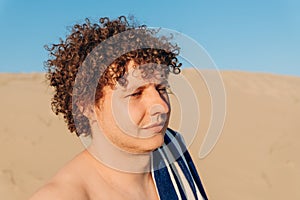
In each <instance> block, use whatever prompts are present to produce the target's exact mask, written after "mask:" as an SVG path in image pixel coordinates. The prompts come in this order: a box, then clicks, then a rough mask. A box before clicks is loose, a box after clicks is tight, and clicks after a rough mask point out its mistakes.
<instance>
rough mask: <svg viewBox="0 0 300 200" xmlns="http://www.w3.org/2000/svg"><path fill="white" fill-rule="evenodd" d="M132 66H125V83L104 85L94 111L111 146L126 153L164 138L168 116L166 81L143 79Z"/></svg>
mask: <svg viewBox="0 0 300 200" xmlns="http://www.w3.org/2000/svg"><path fill="white" fill-rule="evenodd" d="M133 65H134V63H132V62H130V63H129V65H128V68H129V70H128V76H127V77H126V78H127V80H128V85H127V86H126V87H123V86H121V85H119V84H117V85H116V87H115V88H114V89H112V88H110V87H109V86H107V87H105V88H104V94H105V96H104V98H103V99H102V100H101V101H100V102H98V103H97V104H96V107H95V110H96V116H97V120H98V122H99V126H100V127H101V130H102V132H103V133H104V134H105V135H106V137H107V138H109V140H110V141H111V142H112V143H113V144H114V145H116V146H117V147H119V148H121V149H123V150H125V151H128V152H132V153H144V152H150V151H153V150H154V149H156V148H158V147H160V146H161V145H162V143H163V141H164V140H163V138H164V133H165V131H166V129H167V126H168V122H169V116H170V103H169V98H168V94H167V89H168V82H167V80H166V78H165V77H162V78H157V77H159V76H156V77H153V78H151V79H143V78H142V77H141V75H140V72H139V70H138V69H134V68H133ZM155 73H157V74H159V73H160V72H155ZM93 134H94V135H96V134H97V133H93Z"/></svg>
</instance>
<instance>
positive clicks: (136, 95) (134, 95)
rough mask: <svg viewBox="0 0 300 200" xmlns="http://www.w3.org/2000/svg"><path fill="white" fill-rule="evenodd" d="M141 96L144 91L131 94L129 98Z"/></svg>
mask: <svg viewBox="0 0 300 200" xmlns="http://www.w3.org/2000/svg"><path fill="white" fill-rule="evenodd" d="M141 94H142V91H138V92H135V93H132V94H130V95H129V96H131V97H138V96H140V95H141Z"/></svg>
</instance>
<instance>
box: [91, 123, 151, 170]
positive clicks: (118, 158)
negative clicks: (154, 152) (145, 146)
mask: <svg viewBox="0 0 300 200" xmlns="http://www.w3.org/2000/svg"><path fill="white" fill-rule="evenodd" d="M95 128H97V127H95ZM96 133H97V134H95V135H93V138H92V141H91V144H90V145H89V147H88V148H87V150H88V151H89V153H90V154H91V155H93V156H94V157H95V158H96V159H97V160H98V161H99V162H101V163H102V164H103V165H105V166H107V167H109V168H111V169H114V170H116V171H120V172H127V173H131V174H132V173H133V174H134V173H137V174H143V173H145V172H150V170H151V152H149V153H130V152H127V151H124V150H122V149H120V148H118V147H116V146H115V145H114V144H112V143H111V142H110V141H109V140H108V139H107V138H106V137H105V135H104V134H103V133H101V132H100V133H99V132H96Z"/></svg>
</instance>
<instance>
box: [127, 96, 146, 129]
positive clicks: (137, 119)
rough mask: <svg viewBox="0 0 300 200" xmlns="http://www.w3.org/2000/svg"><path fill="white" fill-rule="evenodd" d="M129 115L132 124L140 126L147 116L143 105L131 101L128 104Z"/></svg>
mask: <svg viewBox="0 0 300 200" xmlns="http://www.w3.org/2000/svg"><path fill="white" fill-rule="evenodd" d="M128 113H129V117H130V119H131V120H132V122H133V123H134V124H136V125H140V123H141V122H142V120H143V117H144V116H145V113H146V110H145V107H144V106H143V104H142V103H141V102H139V101H137V100H130V101H129V103H128Z"/></svg>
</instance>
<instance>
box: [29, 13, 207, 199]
mask: <svg viewBox="0 0 300 200" xmlns="http://www.w3.org/2000/svg"><path fill="white" fill-rule="evenodd" d="M47 49H48V50H49V51H50V55H51V56H52V57H51V58H50V59H49V60H48V62H47V64H46V66H47V67H48V73H47V77H48V79H49V80H50V85H51V86H53V87H54V88H55V95H54V98H53V100H52V107H53V110H54V112H55V113H56V114H59V113H61V114H63V115H64V119H65V121H66V122H67V124H68V128H69V130H70V131H71V132H75V133H76V134H77V135H78V136H80V137H81V138H86V137H89V138H90V140H91V141H90V143H89V144H88V145H87V149H86V150H85V151H83V152H82V153H80V154H79V155H78V156H77V157H75V158H74V159H73V160H71V161H70V162H69V163H68V164H67V165H66V166H64V167H63V168H62V169H61V170H60V171H59V172H58V173H57V174H56V175H55V176H54V177H53V178H52V179H51V180H50V181H49V183H48V184H47V185H45V186H44V187H42V188H41V189H40V190H39V191H38V192H37V193H36V194H34V196H33V197H32V198H31V199H32V200H35V199H58V200H59V199H80V200H84V199H91V200H93V199H97V200H98V199H99V200H100V199H105V200H107V199H128V200H129V199H130V200H132V199H138V200H140V199H149V200H155V199H163V200H165V199H207V197H206V194H205V192H204V189H203V187H202V184H201V181H200V178H199V176H198V174H197V171H196V168H195V166H194V164H193V162H192V159H191V158H190V156H189V153H188V151H187V150H186V147H185V145H184V142H183V139H182V138H181V136H180V135H179V134H178V133H176V132H175V131H173V130H171V129H169V128H168V123H169V117H170V111H171V108H170V102H169V98H168V91H169V85H168V75H169V73H170V72H171V73H175V74H176V73H179V72H180V66H181V64H180V63H178V61H177V58H176V56H177V55H178V50H179V49H178V47H177V46H176V45H172V44H171V43H169V42H168V39H167V38H166V37H157V36H156V32H155V31H151V30H148V29H147V28H146V27H145V26H140V27H135V26H134V25H130V24H129V23H128V21H127V20H126V18H125V17H119V18H118V19H117V20H112V21H111V20H109V19H108V18H101V19H100V24H91V23H90V22H89V20H86V23H85V24H83V25H78V24H77V25H75V26H74V27H73V29H72V32H71V34H70V35H69V36H68V37H67V38H66V40H65V41H63V40H61V43H60V44H54V45H52V47H51V48H47Z"/></svg>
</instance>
